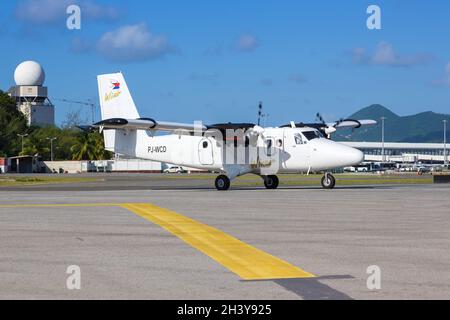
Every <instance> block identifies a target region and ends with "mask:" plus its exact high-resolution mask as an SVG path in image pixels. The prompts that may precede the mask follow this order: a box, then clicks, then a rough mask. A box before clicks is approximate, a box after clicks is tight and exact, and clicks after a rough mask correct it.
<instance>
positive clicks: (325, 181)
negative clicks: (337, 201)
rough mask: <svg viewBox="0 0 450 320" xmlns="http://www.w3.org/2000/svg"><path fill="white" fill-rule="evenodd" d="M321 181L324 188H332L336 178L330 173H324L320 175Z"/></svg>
mask: <svg viewBox="0 0 450 320" xmlns="http://www.w3.org/2000/svg"><path fill="white" fill-rule="evenodd" d="M321 183H322V187H323V188H324V189H334V187H335V186H336V178H335V177H334V176H333V175H331V174H326V175H324V176H323V177H322V181H321Z"/></svg>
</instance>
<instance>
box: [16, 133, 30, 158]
mask: <svg viewBox="0 0 450 320" xmlns="http://www.w3.org/2000/svg"><path fill="white" fill-rule="evenodd" d="M17 136H18V137H20V138H22V155H23V150H24V143H23V139H24V138H25V137H28V133H24V134H18V135H17Z"/></svg>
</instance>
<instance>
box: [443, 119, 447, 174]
mask: <svg viewBox="0 0 450 320" xmlns="http://www.w3.org/2000/svg"><path fill="white" fill-rule="evenodd" d="M442 122H443V123H444V166H447V165H448V157H447V122H448V121H447V120H442Z"/></svg>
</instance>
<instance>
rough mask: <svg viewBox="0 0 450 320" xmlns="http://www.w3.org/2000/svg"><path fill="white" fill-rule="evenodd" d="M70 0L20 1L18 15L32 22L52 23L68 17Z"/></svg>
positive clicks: (25, 21) (22, 19)
mask: <svg viewBox="0 0 450 320" xmlns="http://www.w3.org/2000/svg"><path fill="white" fill-rule="evenodd" d="M71 3H72V2H71V1H70V0H26V1H21V2H19V3H18V5H17V7H16V17H17V18H18V19H19V20H20V21H22V22H24V23H31V24H52V23H55V22H59V21H63V20H64V19H66V8H67V6H69V5H70V4H71Z"/></svg>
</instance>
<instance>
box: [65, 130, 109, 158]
mask: <svg viewBox="0 0 450 320" xmlns="http://www.w3.org/2000/svg"><path fill="white" fill-rule="evenodd" d="M70 150H71V152H72V159H73V160H77V161H81V160H104V159H107V158H109V157H110V154H109V152H107V151H106V150H105V148H104V144H103V137H102V135H100V134H99V133H97V132H92V133H82V134H81V135H80V138H79V139H78V141H77V143H76V144H75V145H73V146H72V147H71V148H70Z"/></svg>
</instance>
